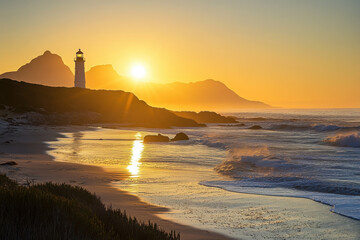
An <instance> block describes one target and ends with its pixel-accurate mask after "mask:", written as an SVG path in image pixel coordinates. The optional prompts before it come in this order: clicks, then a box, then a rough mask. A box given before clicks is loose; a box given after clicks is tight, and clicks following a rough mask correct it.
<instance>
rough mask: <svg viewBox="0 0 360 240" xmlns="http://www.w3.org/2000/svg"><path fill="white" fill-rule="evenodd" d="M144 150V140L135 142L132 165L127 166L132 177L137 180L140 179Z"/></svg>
mask: <svg viewBox="0 0 360 240" xmlns="http://www.w3.org/2000/svg"><path fill="white" fill-rule="evenodd" d="M143 149H144V144H143V142H142V140H135V141H134V143H133V147H132V155H131V161H130V164H129V165H128V166H127V169H128V170H129V172H130V174H131V177H133V178H136V177H139V171H140V170H139V167H140V165H141V162H140V159H141V155H142V151H143Z"/></svg>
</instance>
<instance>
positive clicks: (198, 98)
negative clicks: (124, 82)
mask: <svg viewBox="0 0 360 240" xmlns="http://www.w3.org/2000/svg"><path fill="white" fill-rule="evenodd" d="M132 91H133V92H134V93H135V94H136V95H137V96H138V97H139V98H141V99H144V100H145V101H147V102H149V104H152V105H154V106H159V107H166V108H169V109H175V110H178V109H180V110H195V111H199V110H215V111H216V110H217V111H219V110H221V111H225V110H236V109H243V108H269V106H268V105H266V104H264V103H262V102H257V101H249V100H247V99H244V98H242V97H240V96H239V95H237V94H236V93H235V92H234V91H232V90H231V89H229V88H228V87H227V86H226V85H225V84H224V83H222V82H220V81H215V80H212V79H208V80H204V81H198V82H191V83H182V82H174V83H167V84H156V83H148V84H143V85H142V86H138V87H137V88H135V89H133V90H132Z"/></svg>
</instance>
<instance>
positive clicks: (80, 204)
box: [0, 174, 180, 240]
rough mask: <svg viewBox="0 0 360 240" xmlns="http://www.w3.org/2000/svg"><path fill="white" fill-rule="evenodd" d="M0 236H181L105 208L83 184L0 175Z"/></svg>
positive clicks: (133, 239)
mask: <svg viewBox="0 0 360 240" xmlns="http://www.w3.org/2000/svg"><path fill="white" fill-rule="evenodd" d="M0 239H54V240H56V239H68V240H71V239H74V240H75V239H78V240H81V239H94V240H95V239H104V240H106V239H124V240H127V239H129V240H137V239H139V240H140V239H141V240H162V239H164V240H178V239H180V235H179V234H176V233H175V232H171V233H167V232H164V231H163V230H161V229H159V228H158V227H157V225H156V224H152V223H150V222H149V223H148V224H144V223H140V222H138V221H137V220H136V219H135V218H131V217H128V216H127V215H126V213H125V212H121V211H120V210H117V209H111V208H106V207H105V206H104V204H103V203H102V202H101V201H100V199H99V198H98V197H97V196H95V195H93V194H90V193H89V192H88V191H87V190H85V189H83V188H81V187H75V186H70V185H67V184H53V183H45V184H39V185H33V186H28V187H24V186H19V185H18V184H16V182H14V181H12V180H10V179H9V178H7V177H6V176H5V175H1V174H0Z"/></svg>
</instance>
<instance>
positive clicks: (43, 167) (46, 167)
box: [0, 126, 231, 240]
mask: <svg viewBox="0 0 360 240" xmlns="http://www.w3.org/2000/svg"><path fill="white" fill-rule="evenodd" d="M84 129H86V128H85V127H41V126H39V127H34V126H7V127H1V128H0V131H1V132H0V163H3V162H6V161H15V162H16V163H17V164H18V165H16V166H0V173H4V174H6V175H7V176H8V177H10V178H12V179H14V180H16V181H18V182H19V183H21V184H26V183H29V182H30V183H43V182H49V181H51V182H55V183H68V184H72V185H78V186H81V187H84V188H86V189H87V190H89V191H90V192H92V193H95V194H96V195H98V196H100V198H101V200H102V201H103V203H105V204H106V205H108V206H110V205H111V206H112V207H113V208H120V209H122V210H126V212H127V213H128V214H129V215H131V216H134V217H136V218H137V219H138V220H140V221H144V222H148V221H149V220H150V221H152V222H154V223H157V224H158V225H159V226H160V227H161V228H163V229H164V230H167V231H171V230H175V231H176V232H180V234H181V239H185V240H186V239H192V240H196V239H199V240H200V239H210V240H211V239H217V240H221V239H231V238H229V237H226V236H224V235H221V234H218V233H214V232H209V231H206V230H200V229H197V228H194V227H191V226H186V225H182V224H178V223H176V222H174V221H169V220H166V219H163V218H160V217H159V216H158V214H162V213H165V212H167V211H168V209H166V208H163V207H158V206H154V205H151V204H148V203H146V202H143V201H141V200H140V199H139V198H138V197H136V196H134V195H131V194H129V193H128V192H126V191H122V190H119V189H118V188H114V187H112V186H111V181H112V180H114V179H117V180H119V179H124V178H126V177H127V176H128V174H127V172H126V171H125V170H123V169H118V170H116V171H115V170H114V169H112V171H106V170H104V169H103V168H101V167H96V166H88V165H81V164H74V163H66V162H56V161H54V159H53V158H52V157H51V156H49V155H47V154H46V151H47V150H48V146H47V145H46V144H45V142H46V141H54V140H55V139H56V138H58V137H61V135H60V134H59V132H76V131H80V130H84Z"/></svg>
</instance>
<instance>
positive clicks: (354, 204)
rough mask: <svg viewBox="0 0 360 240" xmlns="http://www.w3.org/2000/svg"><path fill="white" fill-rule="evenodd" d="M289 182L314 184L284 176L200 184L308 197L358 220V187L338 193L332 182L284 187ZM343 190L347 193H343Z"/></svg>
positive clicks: (267, 193) (243, 190)
mask: <svg viewBox="0 0 360 240" xmlns="http://www.w3.org/2000/svg"><path fill="white" fill-rule="evenodd" d="M289 182H292V183H299V182H303V184H306V185H308V186H311V184H314V182H311V181H309V182H308V180H306V179H301V178H285V179H282V180H281V181H276V182H271V181H269V179H255V180H254V179H247V180H246V181H239V180H235V181H204V182H200V184H201V185H204V186H208V187H218V188H221V189H224V190H227V191H231V192H239V193H250V194H259V195H268V196H282V197H300V198H308V199H311V200H314V201H317V202H320V203H323V204H326V205H329V206H332V208H331V211H332V212H335V213H338V214H340V215H343V216H346V217H350V218H353V219H357V220H360V196H359V194H358V193H359V191H360V190H359V189H349V188H348V187H345V188H344V189H341V190H340V193H339V192H337V193H334V191H333V190H334V189H336V188H339V187H336V186H334V187H331V186H332V184H330V185H329V186H327V187H326V188H324V186H325V185H326V183H320V185H323V187H321V188H320V191H307V190H303V189H296V188H289V187H284V185H285V184H287V183H289ZM279 183H280V184H279ZM327 184H328V183H327ZM336 185H337V184H336ZM314 187H316V186H313V187H311V188H312V190H314ZM326 189H330V191H324V190H326ZM344 192H345V193H347V194H344Z"/></svg>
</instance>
